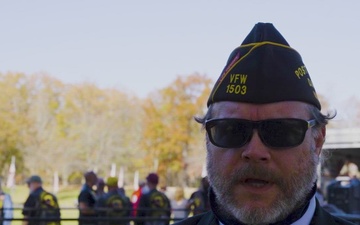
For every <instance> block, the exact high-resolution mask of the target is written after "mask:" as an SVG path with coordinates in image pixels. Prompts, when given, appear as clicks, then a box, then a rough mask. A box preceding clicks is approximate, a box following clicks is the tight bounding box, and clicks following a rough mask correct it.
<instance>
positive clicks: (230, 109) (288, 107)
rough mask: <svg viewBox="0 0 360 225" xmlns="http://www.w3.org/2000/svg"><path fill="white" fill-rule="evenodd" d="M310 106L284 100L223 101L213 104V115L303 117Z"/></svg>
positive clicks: (257, 117)
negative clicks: (265, 101)
mask: <svg viewBox="0 0 360 225" xmlns="http://www.w3.org/2000/svg"><path fill="white" fill-rule="evenodd" d="M309 107H310V105H309V104H307V103H304V102H298V101H282V102H275V103H267V104H252V103H244V102H230V101H222V102H216V103H213V104H212V109H211V115H212V118H221V117H239V116H240V117H241V116H252V117H254V119H259V118H262V117H269V118H282V117H290V118H292V117H294V118H297V117H300V118H301V117H302V116H307V115H308V114H309ZM248 119H251V118H248Z"/></svg>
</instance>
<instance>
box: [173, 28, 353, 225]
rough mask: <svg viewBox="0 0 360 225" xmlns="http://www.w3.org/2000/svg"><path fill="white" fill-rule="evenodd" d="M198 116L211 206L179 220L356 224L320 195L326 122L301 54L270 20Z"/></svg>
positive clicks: (221, 224)
mask: <svg viewBox="0 0 360 225" xmlns="http://www.w3.org/2000/svg"><path fill="white" fill-rule="evenodd" d="M207 106H208V111H207V113H206V114H205V116H204V117H201V118H200V117H199V118H196V121H197V122H199V123H201V124H202V125H203V127H204V128H205V130H206V149H207V159H206V161H207V174H208V178H209V183H210V189H209V200H210V205H211V211H209V212H206V213H204V214H200V215H197V216H194V217H192V218H188V219H185V220H183V221H181V222H179V223H177V225H185V224H186V225H193V224H198V225H236V224H272V225H280V224H281V225H290V224H291V225H309V224H311V225H314V224H316V225H324V224H326V225H335V224H341V225H346V224H352V223H350V222H347V221H345V220H342V219H340V218H337V217H335V216H333V215H331V214H329V213H328V212H326V211H325V210H324V209H323V208H322V207H321V206H320V204H319V203H318V201H317V200H316V198H315V192H316V180H317V173H316V171H317V170H316V169H317V166H318V164H319V162H320V160H321V158H320V154H321V152H322V146H323V143H324V141H325V134H326V124H327V123H328V121H329V120H330V119H332V118H333V117H334V116H335V115H331V114H330V113H328V114H327V115H324V114H322V113H321V111H320V110H321V104H320V102H319V100H318V98H317V96H316V92H315V89H314V85H313V83H312V81H311V79H310V76H309V72H308V69H307V68H306V67H305V65H304V63H303V61H302V58H301V56H300V54H299V53H298V52H297V51H296V50H294V49H293V48H292V47H290V46H289V44H288V43H287V41H286V40H285V39H284V37H283V36H282V35H281V34H280V33H279V31H277V29H276V28H275V27H274V26H273V25H272V24H270V23H258V24H256V25H255V26H254V28H253V29H252V30H251V32H250V33H249V34H248V36H247V37H246V38H245V40H244V41H243V43H242V44H241V45H240V47H238V48H236V49H235V50H234V51H233V52H232V53H231V54H230V57H229V59H228V61H227V63H226V65H225V68H224V69H223V71H222V73H221V75H220V77H219V79H218V80H217V82H216V83H215V86H214V88H213V89H212V92H211V94H210V96H209V99H208V102H207Z"/></svg>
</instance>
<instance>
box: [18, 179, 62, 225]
mask: <svg viewBox="0 0 360 225" xmlns="http://www.w3.org/2000/svg"><path fill="white" fill-rule="evenodd" d="M26 183H27V185H28V187H29V190H30V194H29V197H28V198H27V199H26V201H25V203H24V209H23V211H22V214H23V215H24V221H23V225H60V217H61V215H60V207H59V203H58V201H57V198H56V197H55V195H53V194H51V193H50V192H47V191H45V190H44V189H43V187H42V179H41V177H40V176H38V175H33V176H31V177H30V178H29V179H28V180H27V181H26ZM49 218H53V219H54V220H53V221H47V220H46V221H45V220H41V219H49ZM26 219H29V220H26Z"/></svg>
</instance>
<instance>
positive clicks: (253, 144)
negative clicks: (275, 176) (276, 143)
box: [241, 130, 271, 162]
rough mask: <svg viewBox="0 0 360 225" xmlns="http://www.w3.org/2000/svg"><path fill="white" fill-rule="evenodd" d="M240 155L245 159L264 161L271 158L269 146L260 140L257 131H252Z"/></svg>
mask: <svg viewBox="0 0 360 225" xmlns="http://www.w3.org/2000/svg"><path fill="white" fill-rule="evenodd" d="M243 148H244V150H243V152H242V155H241V157H242V158H243V159H245V160H247V161H254V162H266V161H269V160H270V158H271V154H270V151H269V148H268V147H267V146H265V145H264V143H263V142H262V141H261V139H260V137H259V135H258V132H257V131H256V130H254V131H253V135H252V137H251V140H250V141H249V143H247V144H246V145H245V146H244V147H243Z"/></svg>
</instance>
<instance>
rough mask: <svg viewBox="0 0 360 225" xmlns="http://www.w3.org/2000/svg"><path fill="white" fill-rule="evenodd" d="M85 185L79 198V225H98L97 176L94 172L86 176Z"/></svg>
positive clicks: (87, 173) (89, 172)
mask: <svg viewBox="0 0 360 225" xmlns="http://www.w3.org/2000/svg"><path fill="white" fill-rule="evenodd" d="M84 178H85V184H84V185H83V186H82V189H81V191H80V194H79V196H78V207H79V225H96V224H97V221H96V220H94V218H96V217H97V213H96V211H95V208H94V206H95V203H96V194H95V191H94V190H93V186H94V185H96V183H97V180H98V178H97V175H96V173H94V172H93V171H88V172H86V173H85V174H84Z"/></svg>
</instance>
